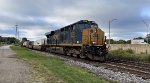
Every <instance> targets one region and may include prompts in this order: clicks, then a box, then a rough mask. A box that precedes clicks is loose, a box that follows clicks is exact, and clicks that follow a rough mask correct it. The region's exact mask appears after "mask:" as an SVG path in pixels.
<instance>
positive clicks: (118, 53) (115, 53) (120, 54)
mask: <svg viewBox="0 0 150 83" xmlns="http://www.w3.org/2000/svg"><path fill="white" fill-rule="evenodd" d="M108 57H109V58H114V59H122V60H130V61H138V62H139V61H140V62H150V54H147V53H146V52H142V53H141V54H136V53H135V52H134V51H133V50H132V49H127V50H123V49H121V48H120V49H118V50H112V51H109V53H108Z"/></svg>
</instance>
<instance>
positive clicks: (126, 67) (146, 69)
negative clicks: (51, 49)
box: [38, 51, 150, 79]
mask: <svg viewBox="0 0 150 83" xmlns="http://www.w3.org/2000/svg"><path fill="white" fill-rule="evenodd" d="M38 52H41V51H38ZM41 53H42V54H48V53H47V52H41ZM52 54H54V55H56V56H59V57H63V58H66V59H71V60H75V61H80V62H84V63H87V64H92V65H94V66H96V67H99V66H103V67H105V68H107V69H111V70H114V71H120V72H125V73H128V72H129V73H131V74H135V75H136V76H138V77H142V78H143V79H150V64H148V63H139V62H134V61H125V60H113V59H111V60H110V59H109V60H108V61H106V62H103V63H100V62H98V61H91V60H88V59H80V58H76V57H71V56H62V55H60V54H55V53H52Z"/></svg>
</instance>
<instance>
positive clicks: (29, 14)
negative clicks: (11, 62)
mask: <svg viewBox="0 0 150 83" xmlns="http://www.w3.org/2000/svg"><path fill="white" fill-rule="evenodd" d="M81 19H85V20H93V21H96V22H97V23H98V24H99V27H100V28H101V29H102V30H104V31H105V32H106V36H108V21H109V20H112V19H118V20H116V21H113V22H112V23H111V37H112V38H114V39H117V40H118V39H126V40H127V39H132V38H134V37H138V36H142V37H145V36H146V34H147V28H146V26H145V25H144V23H143V22H142V20H145V22H146V23H147V24H148V25H150V0H0V35H2V36H14V34H15V26H14V25H16V24H17V25H19V31H20V36H21V37H27V38H28V39H31V40H36V39H40V38H43V37H45V36H44V34H45V33H46V32H48V31H51V30H55V29H58V28H61V27H63V26H66V25H68V24H71V23H74V22H76V21H79V20H81ZM149 28H150V27H149ZM149 31H150V29H149Z"/></svg>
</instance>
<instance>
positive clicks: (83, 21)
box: [45, 20, 95, 35]
mask: <svg viewBox="0 0 150 83" xmlns="http://www.w3.org/2000/svg"><path fill="white" fill-rule="evenodd" d="M77 23H95V21H88V20H80V21H78V22H75V23H73V24H70V25H67V26H65V27H63V28H66V27H69V26H71V25H74V24H77ZM63 28H60V29H57V30H55V31H58V30H61V29H63ZM51 32H53V31H50V32H47V33H45V35H49V34H51Z"/></svg>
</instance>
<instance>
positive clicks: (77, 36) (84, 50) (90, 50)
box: [45, 20, 108, 61]
mask: <svg viewBox="0 0 150 83" xmlns="http://www.w3.org/2000/svg"><path fill="white" fill-rule="evenodd" d="M45 36H46V37H47V41H46V45H45V50H46V51H48V52H54V53H60V54H65V55H68V56H74V57H80V58H89V59H91V60H98V61H105V60H106V56H107V53H108V50H107V47H106V36H105V33H104V31H102V30H101V29H100V28H99V27H98V24H97V23H96V22H95V21H88V20H80V21H78V22H76V23H73V24H70V25H68V26H65V27H63V28H60V29H57V30H55V31H50V32H47V33H45Z"/></svg>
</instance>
